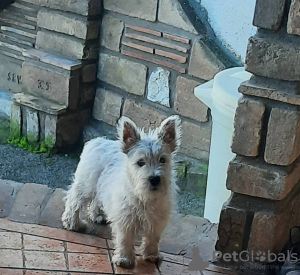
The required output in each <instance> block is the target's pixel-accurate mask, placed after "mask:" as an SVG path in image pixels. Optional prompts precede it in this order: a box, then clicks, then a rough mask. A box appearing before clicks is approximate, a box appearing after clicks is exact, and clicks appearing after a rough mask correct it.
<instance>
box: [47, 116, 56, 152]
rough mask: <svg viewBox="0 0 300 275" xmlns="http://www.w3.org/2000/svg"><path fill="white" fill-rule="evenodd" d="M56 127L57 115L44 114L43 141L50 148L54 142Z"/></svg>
mask: <svg viewBox="0 0 300 275" xmlns="http://www.w3.org/2000/svg"><path fill="white" fill-rule="evenodd" d="M56 127H57V117H56V116H51V115H46V117H45V143H46V145H47V146H48V147H50V148H52V147H54V145H55V142H56Z"/></svg>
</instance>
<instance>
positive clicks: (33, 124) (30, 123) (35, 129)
mask: <svg viewBox="0 0 300 275" xmlns="http://www.w3.org/2000/svg"><path fill="white" fill-rule="evenodd" d="M26 116H27V117H26V120H27V124H26V125H27V139H28V141H29V142H36V141H38V140H39V133H40V127H39V116H38V113H37V112H36V111H33V110H31V109H29V108H27V109H26Z"/></svg>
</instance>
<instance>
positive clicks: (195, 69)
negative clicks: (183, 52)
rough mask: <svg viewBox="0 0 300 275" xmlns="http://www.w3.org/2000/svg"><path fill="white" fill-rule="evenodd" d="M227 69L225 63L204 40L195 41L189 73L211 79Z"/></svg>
mask: <svg viewBox="0 0 300 275" xmlns="http://www.w3.org/2000/svg"><path fill="white" fill-rule="evenodd" d="M224 69H225V66H224V64H222V62H221V61H220V60H219V59H218V58H217V57H216V56H215V54H214V53H213V52H212V51H211V50H210V49H209V48H208V47H207V46H206V45H204V44H203V43H202V42H195V43H194V45H193V48H192V53H191V56H190V65H189V74H190V75H193V76H196V77H198V78H201V79H204V80H211V79H213V78H214V76H215V75H216V74H217V73H218V72H220V71H222V70H224Z"/></svg>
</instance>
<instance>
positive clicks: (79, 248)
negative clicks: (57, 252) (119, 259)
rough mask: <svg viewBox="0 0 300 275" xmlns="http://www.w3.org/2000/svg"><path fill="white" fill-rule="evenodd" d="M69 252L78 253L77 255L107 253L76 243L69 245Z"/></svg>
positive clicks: (100, 249)
mask: <svg viewBox="0 0 300 275" xmlns="http://www.w3.org/2000/svg"><path fill="white" fill-rule="evenodd" d="M67 251H68V252H77V253H89V254H105V255H106V253H107V250H106V249H102V248H98V247H92V246H87V245H80V244H75V243H67Z"/></svg>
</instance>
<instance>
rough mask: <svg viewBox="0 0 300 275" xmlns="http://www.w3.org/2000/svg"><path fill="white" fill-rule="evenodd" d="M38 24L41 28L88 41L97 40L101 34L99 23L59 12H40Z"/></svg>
mask: <svg viewBox="0 0 300 275" xmlns="http://www.w3.org/2000/svg"><path fill="white" fill-rule="evenodd" d="M37 24H38V26H39V27H40V28H44V29H47V30H52V31H55V32H59V33H64V34H68V35H72V36H75V37H78V38H81V39H87V40H89V39H95V38H97V37H98V34H99V23H98V22H89V21H87V19H86V18H84V19H83V18H82V17H80V16H74V15H72V16H70V15H69V14H68V13H62V12H58V11H49V10H48V11H47V10H40V11H39V12H38V14H37Z"/></svg>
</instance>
